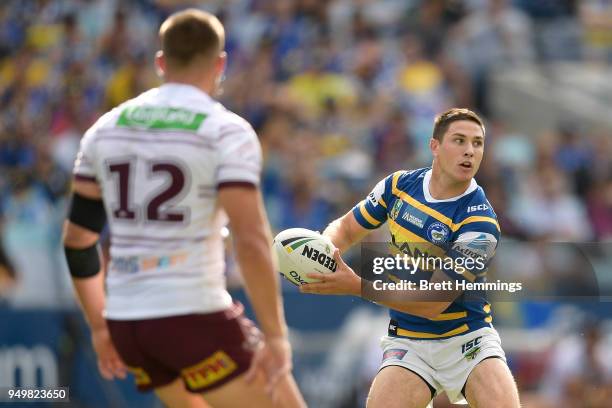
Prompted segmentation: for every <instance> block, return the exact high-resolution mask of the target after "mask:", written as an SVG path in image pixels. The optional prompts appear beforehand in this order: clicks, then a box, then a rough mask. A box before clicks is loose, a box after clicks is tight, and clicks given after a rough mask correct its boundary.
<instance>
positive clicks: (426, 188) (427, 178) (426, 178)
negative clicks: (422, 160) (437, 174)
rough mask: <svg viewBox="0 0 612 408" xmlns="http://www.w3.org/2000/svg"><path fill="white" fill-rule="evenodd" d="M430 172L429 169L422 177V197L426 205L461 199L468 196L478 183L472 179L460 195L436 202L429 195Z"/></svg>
mask: <svg viewBox="0 0 612 408" xmlns="http://www.w3.org/2000/svg"><path fill="white" fill-rule="evenodd" d="M431 171H432V170H431V169H429V170H427V172H425V176H424V177H423V196H424V197H425V201H427V202H428V203H447V202H450V201H457V200H458V199H460V198H461V197H463V196H466V195H468V194H470V193H471V192H473V191H474V190H476V189H477V188H478V183H476V180H474V179H472V181H471V182H470V186H469V187H468V188H467V190H465V191H464V192H463V193H462V194H460V195H458V196H455V197H451V198H445V199H444V200H437V199H435V198H433V197H432V196H431V194H430V193H429V181H430V180H431Z"/></svg>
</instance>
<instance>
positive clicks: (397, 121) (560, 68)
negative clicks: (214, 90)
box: [0, 0, 612, 408]
mask: <svg viewBox="0 0 612 408" xmlns="http://www.w3.org/2000/svg"><path fill="white" fill-rule="evenodd" d="M186 6H196V7H202V8H204V9H207V10H209V11H212V12H214V13H216V14H217V15H218V16H219V17H220V18H221V20H222V21H223V22H224V24H225V27H226V30H227V51H228V53H229V66H228V70H227V75H226V76H227V79H226V80H225V82H224V85H223V88H224V94H223V96H222V97H221V99H222V101H223V103H225V104H226V105H227V106H228V107H229V108H230V109H232V110H235V111H236V112H238V113H239V114H241V115H243V116H244V117H246V118H247V119H248V120H249V121H250V122H251V123H252V124H253V126H254V127H255V129H256V130H257V132H258V134H259V137H260V139H261V143H262V145H263V149H264V154H265V169H264V173H263V191H264V194H265V200H266V205H267V208H268V211H269V216H270V221H271V223H272V226H273V228H274V230H275V231H279V230H281V229H284V228H289V227H295V226H300V227H305V228H311V229H317V230H322V229H323V228H324V227H325V225H326V224H327V223H328V222H329V221H330V220H332V219H333V218H334V217H336V216H339V215H341V214H342V213H344V212H345V211H346V210H348V209H349V208H350V207H351V206H352V205H353V204H354V203H356V202H358V201H359V200H361V199H362V197H363V196H364V195H365V194H367V192H368V191H369V189H370V188H371V187H372V186H373V185H374V183H375V182H376V181H377V180H379V179H381V178H382V177H384V176H385V175H387V174H388V173H390V172H392V171H394V170H397V169H402V168H416V167H420V166H424V165H428V164H429V163H430V155H429V151H428V148H427V141H428V138H429V137H430V132H431V127H432V119H433V116H434V115H435V114H436V113H437V112H440V111H442V110H444V109H446V108H448V107H451V106H462V107H470V108H473V109H475V110H477V111H478V112H480V113H482V114H483V115H484V116H485V118H486V119H487V143H486V152H487V153H486V155H485V160H484V163H483V166H482V167H481V170H480V173H479V174H478V177H477V180H478V182H479V183H480V184H481V185H482V186H483V187H484V188H485V191H486V192H487V194H488V197H489V199H490V200H491V202H492V203H493V205H494V207H495V209H496V211H497V213H498V215H499V219H500V223H501V227H502V234H503V238H504V241H502V246H503V245H504V243H509V242H512V241H525V240H527V241H532V242H533V241H535V242H538V243H540V244H542V243H545V242H593V243H594V244H592V245H595V246H596V247H597V250H595V251H592V253H594V254H595V255H594V256H593V257H591V258H590V262H591V266H592V269H593V271H595V276H596V278H597V281H596V284H597V285H598V289H599V290H601V291H602V292H601V293H604V291H605V290H608V293H610V292H609V289H610V288H611V287H612V248H611V246H610V242H612V114H611V112H612V81H611V80H610V78H612V66H611V62H612V2H610V1H607V0H583V1H579V0H574V1H572V0H538V1H531V0H465V1H459V0H457V1H443V0H429V1H420V0H355V1H350V0H330V1H322V0H275V1H272V0H270V1H265V0H228V1H200V2H197V1H175V0H157V1H155V0H125V1H120V0H3V1H1V2H0V112H1V113H0V191H1V196H0V227H1V234H0V241H1V246H0V247H1V248H2V251H0V252H1V254H0V386H16V385H21V386H59V385H62V386H70V388H71V400H72V403H71V406H75V407H151V406H159V404H158V403H157V402H156V401H155V398H154V397H152V396H151V395H139V394H137V393H136V392H135V391H134V390H132V388H133V386H132V383H131V381H123V382H105V381H103V380H102V379H101V378H100V377H99V375H98V373H97V370H96V366H95V356H94V354H93V352H92V350H91V347H90V344H89V334H88V332H87V330H86V328H85V326H84V323H83V320H82V318H81V316H80V313H79V312H78V310H77V308H76V305H75V302H74V298H73V295H72V292H71V289H70V283H69V275H68V272H67V270H66V266H65V263H64V260H63V254H62V250H61V242H60V233H61V222H62V220H63V217H64V214H65V211H66V197H67V192H68V191H69V184H70V171H71V167H72V164H73V160H74V156H75V153H76V151H77V147H78V143H79V139H80V137H81V135H82V134H83V132H84V130H85V129H87V127H88V126H90V125H91V124H92V123H93V121H95V119H96V118H97V117H98V116H99V115H100V114H101V113H103V112H104V111H106V110H108V109H109V108H111V107H113V106H114V105H117V104H119V103H120V102H122V101H124V100H126V99H128V98H130V97H132V96H134V95H136V94H138V93H139V92H141V91H143V90H145V89H147V88H149V87H153V86H155V85H156V84H158V83H159V80H158V79H157V77H156V75H155V72H154V69H153V62H152V61H153V55H154V51H155V50H156V49H157V38H156V32H157V28H158V26H159V24H160V22H161V21H162V20H163V19H164V18H165V17H166V16H167V15H169V14H170V13H172V12H173V11H176V10H178V9H180V8H183V7H186ZM381 237H384V235H379V236H378V239H383V238H381ZM373 239H377V238H376V237H374V238H373ZM606 243H607V244H606ZM538 248H539V249H537V248H536V249H534V246H533V245H525V246H523V248H522V249H521V251H520V252H518V254H519V256H514V257H512V259H509V260H506V261H505V262H506V268H505V269H504V268H500V271H501V272H500V273H503V272H504V271H505V270H508V271H512V272H509V273H514V274H516V275H517V276H522V277H526V278H528V279H534V280H539V281H540V282H541V281H544V282H546V283H545V284H546V285H547V286H548V288H549V289H550V290H551V291H553V293H557V294H559V297H554V296H553V297H550V298H548V299H546V300H545V301H544V300H538V299H532V300H529V299H527V298H523V299H521V300H515V301H507V302H502V303H496V304H494V305H493V308H494V311H495V313H496V314H495V321H494V324H495V325H496V327H497V329H498V330H499V331H500V334H501V337H502V340H503V345H504V348H505V349H506V352H507V353H508V357H509V364H510V366H511V368H512V370H513V372H514V375H515V377H516V379H517V381H518V384H519V388H520V390H521V392H522V396H523V400H524V404H525V406H526V407H541V408H544V407H569V408H573V407H577V408H578V407H590V408H599V407H601V408H603V407H612V352H611V351H610V350H612V348H610V346H612V324H611V320H610V318H611V317H612V308H611V305H612V304H611V303H606V302H602V301H601V299H598V297H597V296H589V297H571V296H564V297H563V296H562V295H563V294H564V293H565V294H567V293H568V292H567V287H568V286H569V287H570V288H571V287H572V285H573V284H574V283H575V284H576V285H579V284H580V282H581V280H582V278H583V275H582V272H583V271H582V270H569V271H568V270H567V268H565V269H564V268H562V267H561V266H562V265H559V263H558V262H557V263H555V262H549V261H550V258H549V257H547V255H546V254H547V251H545V250H541V248H542V247H541V246H539V247H538ZM355 255H357V254H355ZM515 255H516V253H515ZM353 259H355V258H353ZM570 269H571V268H570ZM559 275H563V276H564V277H565V279H563V280H558V279H557V278H558V277H559ZM568 277H569V278H568ZM228 278H229V282H230V285H231V286H232V288H233V289H232V291H233V294H234V295H236V296H237V297H238V298H239V299H244V295H243V294H242V292H241V290H240V283H239V277H238V276H237V272H236V268H235V265H234V264H233V263H232V260H231V254H229V253H228ZM561 281H563V282H565V284H563V285H561V284H559V282H561ZM283 291H284V297H285V304H286V313H287V319H288V322H289V324H290V326H291V327H292V329H293V330H292V341H293V344H294V353H295V373H296V376H297V378H298V381H299V383H300V386H301V388H302V390H303V392H304V394H305V396H306V398H307V400H308V402H309V404H310V406H312V407H317V408H319V407H321V408H325V407H330V408H340V407H347V408H348V407H361V406H363V401H364V398H365V395H366V392H367V389H368V386H369V383H370V381H371V378H372V377H373V376H374V375H375V373H376V368H377V365H378V363H379V361H380V351H379V349H378V344H377V342H378V338H379V336H380V335H382V334H383V333H384V332H385V330H386V323H387V321H386V312H385V311H384V310H383V309H381V308H378V307H376V306H373V305H371V304H368V303H366V302H364V301H361V300H357V299H349V298H343V297H315V296H306V295H300V294H299V293H297V291H296V290H295V288H293V287H292V286H290V285H288V284H286V283H284V284H283ZM564 291H565V292H564ZM608 300H610V298H608ZM160 335H166V334H160ZM29 406H33V405H29ZM435 406H436V407H445V406H448V404H447V403H445V402H444V401H443V400H439V401H436V405H435Z"/></svg>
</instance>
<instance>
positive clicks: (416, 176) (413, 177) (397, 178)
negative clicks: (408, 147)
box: [389, 167, 430, 190]
mask: <svg viewBox="0 0 612 408" xmlns="http://www.w3.org/2000/svg"><path fill="white" fill-rule="evenodd" d="M429 169H430V167H423V168H420V169H413V170H398V171H396V172H394V173H392V174H390V175H389V178H390V179H391V181H392V183H393V185H394V186H395V187H396V188H398V189H400V190H406V189H408V188H410V187H411V186H412V185H414V184H415V183H421V184H422V183H423V178H424V177H425V174H426V173H427V171H428V170H429Z"/></svg>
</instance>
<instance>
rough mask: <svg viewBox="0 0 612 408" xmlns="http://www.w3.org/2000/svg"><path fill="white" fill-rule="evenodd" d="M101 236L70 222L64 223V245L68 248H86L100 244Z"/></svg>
mask: <svg viewBox="0 0 612 408" xmlns="http://www.w3.org/2000/svg"><path fill="white" fill-rule="evenodd" d="M98 238H99V235H98V234H97V233H95V232H93V231H90V230H88V229H86V228H83V227H81V226H79V225H76V224H74V223H72V222H70V221H66V222H65V223H64V231H63V238H62V241H63V244H64V246H65V247H68V248H85V247H89V246H92V245H94V244H95V243H96V242H98Z"/></svg>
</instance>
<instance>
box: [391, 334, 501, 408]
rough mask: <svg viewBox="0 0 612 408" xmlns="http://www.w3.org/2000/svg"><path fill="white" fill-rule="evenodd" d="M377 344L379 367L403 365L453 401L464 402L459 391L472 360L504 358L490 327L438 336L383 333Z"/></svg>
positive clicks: (499, 343)
mask: <svg viewBox="0 0 612 408" xmlns="http://www.w3.org/2000/svg"><path fill="white" fill-rule="evenodd" d="M381 347H382V349H383V361H382V364H381V366H380V369H381V370H382V369H383V368H384V367H388V366H400V367H404V368H407V369H408V370H410V371H413V372H414V373H416V374H418V375H419V376H420V377H421V378H422V379H423V380H425V381H426V382H427V383H429V385H431V386H432V387H433V388H434V389H435V390H436V392H435V393H436V395H437V394H440V393H442V391H445V392H446V395H447V396H448V399H449V400H450V402H452V403H453V404H467V401H466V400H465V398H464V395H463V394H462V393H461V391H462V388H463V386H464V385H465V382H466V381H467V378H468V376H469V375H470V372H472V370H473V369H474V367H475V366H476V364H478V363H480V362H481V361H482V360H484V359H486V358H490V357H499V358H501V359H502V360H503V361H504V362H506V355H505V353H504V350H502V348H501V340H500V338H499V334H497V330H495V329H493V328H490V327H483V328H482V329H478V330H476V331H473V332H471V333H467V334H463V335H461V336H455V337H451V338H449V339H442V340H413V339H406V338H401V337H390V336H384V337H383V338H382V339H381Z"/></svg>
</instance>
